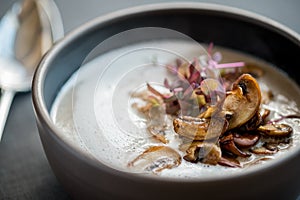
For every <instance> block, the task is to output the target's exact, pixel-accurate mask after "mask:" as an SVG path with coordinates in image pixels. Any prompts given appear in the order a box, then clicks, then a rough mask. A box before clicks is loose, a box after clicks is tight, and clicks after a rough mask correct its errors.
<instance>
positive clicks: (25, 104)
mask: <svg viewBox="0 0 300 200" xmlns="http://www.w3.org/2000/svg"><path fill="white" fill-rule="evenodd" d="M159 2H178V1H166V0H108V1H104V0H56V3H57V6H58V8H59V9H60V12H61V16H62V20H63V23H64V27H65V33H66V34H67V33H68V32H70V31H72V30H73V29H74V28H76V27H78V26H79V25H81V24H82V23H85V22H86V21H88V20H90V19H93V18H95V17H97V16H100V15H104V14H106V13H109V12H112V11H115V10H118V9H122V8H127V7H131V6H136V5H142V4H149V3H159ZM181 2H182V1H181ZM190 2H191V1H190ZM193 2H208V3H217V4H222V5H229V6H233V7H238V8H242V9H245V10H248V11H252V12H256V13H258V14H261V15H264V16H266V17H269V18H271V19H274V20H276V21H278V22H280V23H282V24H284V25H286V26H287V27H289V28H291V29H293V30H294V31H296V32H298V33H300V0H281V1H280V0H251V1H250V0H249V1H246V0H207V1H193ZM13 3H14V1H13V0H0V16H3V14H4V13H5V11H6V10H7V9H8V8H10V6H11V5H12V4H13ZM0 45H1V44H0ZM295 62H297V63H299V61H298V60H297V58H295ZM295 67H297V66H296V65H295ZM299 178H300V175H299ZM0 199H1V200H2V199H43V200H44V199H59V200H60V199H69V196H68V195H67V193H66V192H65V191H64V190H63V187H62V186H61V185H60V183H59V182H58V181H57V179H56V178H55V176H54V174H53V173H52V171H51V168H50V167H49V164H48V162H47V159H46V157H45V154H44V152H43V149H42V146H41V143H40V139H39V135H38V132H37V128H36V124H35V118H34V113H33V109H32V102H31V93H20V94H17V96H16V97H15V99H14V102H13V105H12V109H11V112H10V114H9V117H8V121H7V125H6V128H5V132H4V135H3V138H2V141H1V143H0ZM298 199H299V200H300V198H298Z"/></svg>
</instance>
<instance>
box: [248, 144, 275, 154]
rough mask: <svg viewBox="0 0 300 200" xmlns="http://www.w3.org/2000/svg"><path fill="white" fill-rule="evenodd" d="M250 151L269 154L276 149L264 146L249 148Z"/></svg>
mask: <svg viewBox="0 0 300 200" xmlns="http://www.w3.org/2000/svg"><path fill="white" fill-rule="evenodd" d="M250 151H251V152H252V153H255V154H259V155H270V154H274V153H276V152H277V151H278V149H273V150H272V149H268V148H266V147H265V146H261V147H254V148H251V149H250Z"/></svg>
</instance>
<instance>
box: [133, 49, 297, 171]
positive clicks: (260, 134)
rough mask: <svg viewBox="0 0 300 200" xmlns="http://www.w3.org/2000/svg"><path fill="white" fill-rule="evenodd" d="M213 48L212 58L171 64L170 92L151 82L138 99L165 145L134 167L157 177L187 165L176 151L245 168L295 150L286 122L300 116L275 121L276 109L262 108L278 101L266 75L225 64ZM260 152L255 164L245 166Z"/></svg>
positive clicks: (245, 65) (190, 158)
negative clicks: (265, 86) (172, 139)
mask: <svg viewBox="0 0 300 200" xmlns="http://www.w3.org/2000/svg"><path fill="white" fill-rule="evenodd" d="M212 48H213V45H212V44H210V45H209V47H208V55H207V56H201V57H200V58H197V59H194V60H193V61H192V62H188V61H183V60H180V59H178V60H176V64H173V65H169V66H167V69H168V70H169V71H170V73H171V74H172V76H173V78H174V80H173V81H172V82H171V81H169V80H168V79H165V81H164V87H165V88H166V89H168V90H169V92H168V93H163V92H160V91H159V90H158V89H156V88H155V87H154V86H152V85H151V84H149V83H147V90H146V91H144V92H143V93H141V94H139V95H138V98H140V99H142V100H143V101H144V102H145V105H143V106H139V105H137V104H134V105H133V106H135V107H136V108H137V109H138V111H139V112H140V113H142V114H143V115H145V116H146V118H147V119H148V126H147V130H148V132H149V134H151V135H152V136H153V137H154V138H155V139H157V140H158V141H159V142H160V143H161V145H160V146H157V147H156V146H152V147H150V148H149V149H147V150H145V151H144V152H143V153H142V154H141V155H140V156H138V157H137V158H136V159H134V160H133V161H131V162H130V163H129V165H128V166H129V167H133V166H138V167H139V168H140V167H145V169H144V170H145V171H152V172H153V173H157V172H160V171H161V170H163V169H166V168H173V167H176V166H178V165H180V163H181V157H180V158H179V157H178V156H179V154H178V153H176V151H178V152H179V153H181V155H183V156H182V157H183V159H184V160H185V161H187V162H191V163H198V162H201V163H205V164H209V165H223V166H227V167H244V166H246V165H249V163H250V164H255V163H257V162H259V161H260V160H266V159H269V157H268V155H272V154H275V153H277V152H278V151H280V150H281V149H282V148H288V147H289V145H290V136H291V134H292V133H293V128H292V127H291V126H290V125H289V124H284V123H281V122H280V121H281V120H282V119H284V118H299V116H298V115H297V114H295V115H288V116H282V117H281V118H280V119H270V118H269V115H270V112H271V111H270V110H268V109H266V108H264V107H263V106H262V105H267V104H268V103H269V102H270V101H271V100H272V98H273V95H272V92H271V91H263V90H261V88H260V85H259V83H258V82H257V79H259V78H260V77H261V76H263V75H264V71H263V70H262V69H261V68H259V67H257V66H255V65H253V64H252V63H244V62H236V63H222V64H220V63H219V62H220V61H221V59H222V55H221V54H220V53H219V52H216V53H214V54H212ZM170 122H171V123H170ZM170 129H171V131H173V133H174V134H176V136H178V137H179V138H180V139H181V144H180V145H179V147H178V150H175V149H171V148H170V147H168V143H169V141H168V139H167V138H166V132H170ZM164 153H165V155H164ZM254 154H255V155H256V159H254V160H253V162H244V160H245V159H247V158H249V157H251V156H252V155H254ZM168 156H169V157H168ZM149 159H150V160H149ZM137 163H141V164H137ZM152 169H153V170H152Z"/></svg>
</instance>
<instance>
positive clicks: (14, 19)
mask: <svg viewBox="0 0 300 200" xmlns="http://www.w3.org/2000/svg"><path fill="white" fill-rule="evenodd" d="M63 35H64V29H63V23H62V20H61V16H60V13H59V10H58V8H57V6H56V4H55V3H54V1H52V0H23V1H20V2H16V3H14V4H13V6H12V8H11V9H10V10H9V11H7V13H6V14H5V15H4V16H3V18H2V19H1V21H0V44H1V46H0V87H1V89H2V91H1V98H0V140H1V137H2V133H3V129H4V126H5V123H6V119H7V115H8V112H9V109H10V105H11V103H12V100H13V97H14V95H15V93H16V92H28V91H30V89H31V82H32V78H33V73H34V71H35V68H36V67H37V65H38V63H39V61H40V60H41V59H42V57H43V55H44V54H45V53H46V52H47V51H48V50H49V49H50V48H51V46H52V45H53V43H54V42H56V41H57V40H58V39H59V38H61V37H62V36H63Z"/></svg>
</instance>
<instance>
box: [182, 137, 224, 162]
mask: <svg viewBox="0 0 300 200" xmlns="http://www.w3.org/2000/svg"><path fill="white" fill-rule="evenodd" d="M221 156H222V152H221V149H220V147H218V146H217V145H216V144H213V143H207V142H202V141H193V142H192V143H191V145H190V147H189V148H188V149H187V150H186V155H185V156H184V157H183V158H184V159H185V160H186V161H189V162H193V163H196V162H198V161H200V162H202V163H205V164H211V165H216V164H218V162H219V160H220V159H221Z"/></svg>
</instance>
